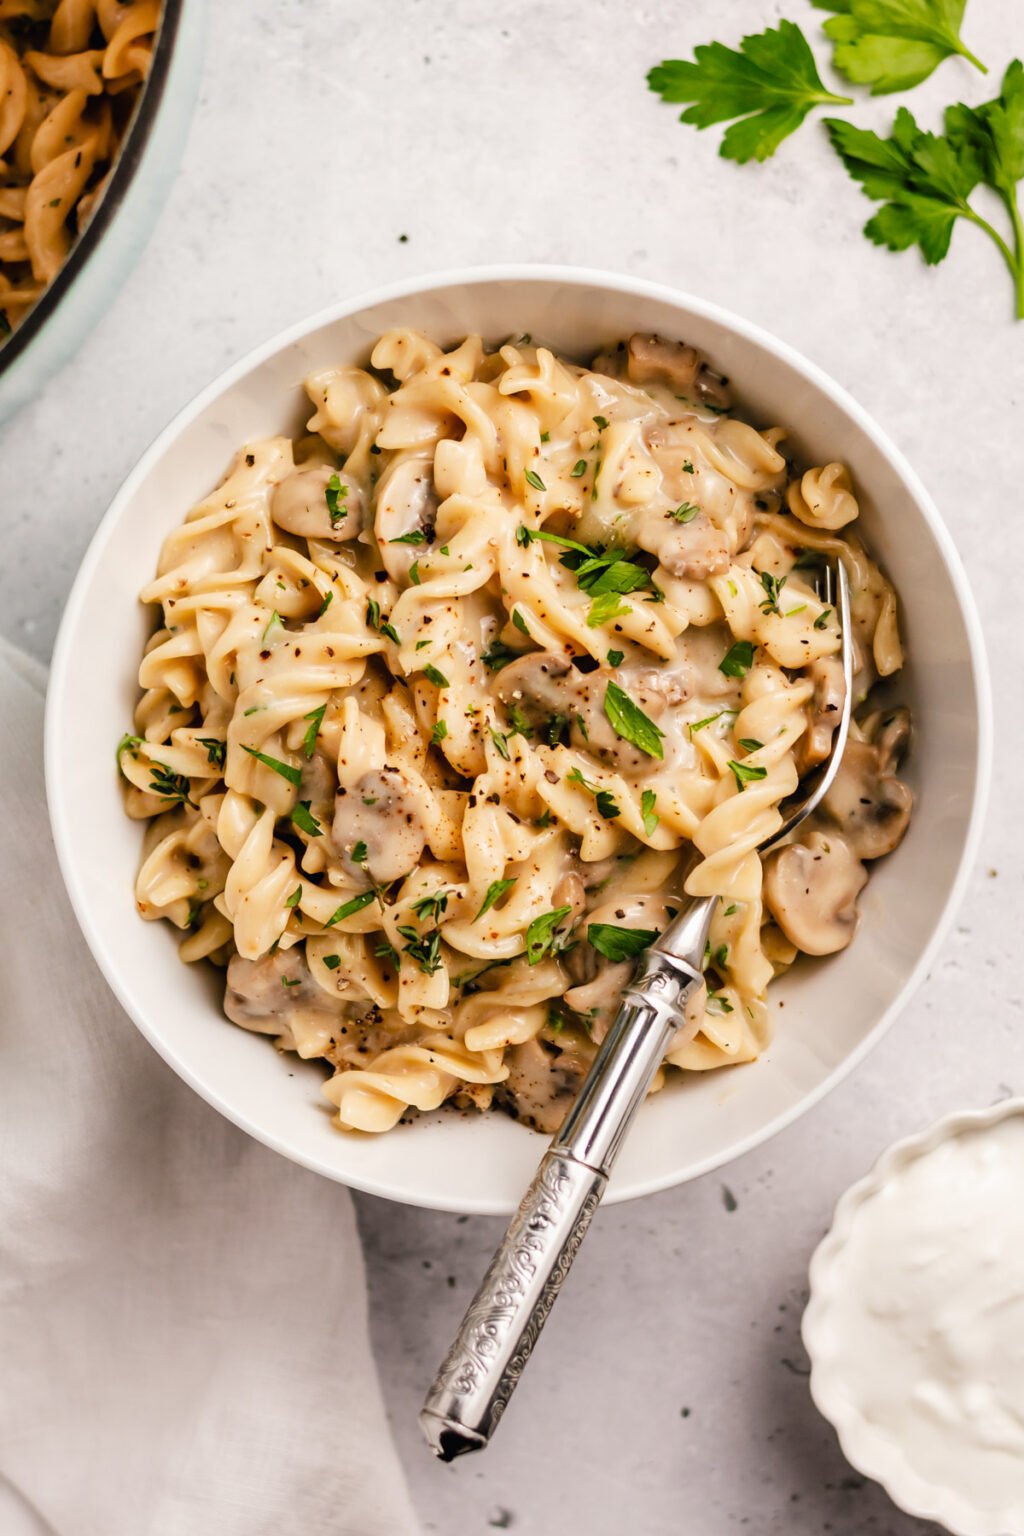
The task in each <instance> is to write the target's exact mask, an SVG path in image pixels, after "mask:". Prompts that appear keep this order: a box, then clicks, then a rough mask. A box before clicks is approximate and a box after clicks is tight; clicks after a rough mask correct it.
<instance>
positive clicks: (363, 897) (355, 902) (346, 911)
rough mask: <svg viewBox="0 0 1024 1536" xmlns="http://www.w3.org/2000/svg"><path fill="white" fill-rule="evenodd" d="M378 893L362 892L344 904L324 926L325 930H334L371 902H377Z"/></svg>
mask: <svg viewBox="0 0 1024 1536" xmlns="http://www.w3.org/2000/svg"><path fill="white" fill-rule="evenodd" d="M376 899H377V892H376V891H360V893H359V895H358V896H353V897H352V900H351V901H344V902H342V904H341V906H340V907H339V908H338V910H337V912H335V914H334V916H333V917H329V918H328V919H327V921H326V923H325V924H324V927H325V928H333V927H334V925H335V923H343V922H344V921H345V919H346V917H354V916H355V914H356V913H357V912H361V911H362V910H363V908H364V907H368V906H369V905H370V903H371V901H376Z"/></svg>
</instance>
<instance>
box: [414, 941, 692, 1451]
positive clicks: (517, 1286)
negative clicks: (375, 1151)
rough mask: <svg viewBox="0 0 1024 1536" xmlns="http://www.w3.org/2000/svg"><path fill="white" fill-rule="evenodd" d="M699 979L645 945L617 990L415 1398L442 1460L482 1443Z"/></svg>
mask: <svg viewBox="0 0 1024 1536" xmlns="http://www.w3.org/2000/svg"><path fill="white" fill-rule="evenodd" d="M708 920H710V912H709V913H708ZM700 952H701V953H702V952H703V940H702V941H701V950H700ZM700 980H701V977H700V971H699V969H698V968H696V967H694V966H691V965H690V964H688V963H687V962H686V961H683V960H680V959H678V958H677V957H675V956H671V955H665V954H661V953H659V952H658V951H656V950H651V951H649V954H648V957H647V963H646V965H645V967H644V970H643V973H642V974H641V975H640V976H638V977H637V978H636V980H635V981H634V982H633V984H632V985H631V986H630V987H629V988H628V989H627V991H626V993H625V994H624V997H623V1005H622V1007H621V1008H620V1009H619V1012H618V1015H617V1016H616V1019H615V1022H614V1024H613V1025H612V1027H611V1029H610V1030H609V1032H608V1035H607V1036H606V1038H605V1040H604V1042H603V1043H602V1046H601V1049H600V1050H599V1051H598V1054H597V1056H596V1057H595V1059H594V1063H593V1066H592V1067H591V1069H590V1072H589V1073H588V1075H587V1079H586V1082H585V1083H584V1085H583V1087H582V1089H581V1090H580V1094H579V1097H578V1098H577V1100H576V1103H575V1104H574V1105H573V1108H572V1109H571V1110H570V1112H569V1115H568V1117H567V1119H566V1122H565V1124H564V1125H563V1127H562V1129H561V1131H560V1132H559V1134H558V1136H557V1137H556V1138H555V1140H554V1142H553V1143H552V1145H551V1147H550V1148H549V1150H548V1152H547V1153H546V1154H545V1157H544V1159H543V1161H542V1162H541V1165H540V1167H539V1168H538V1170H537V1173H536V1174H535V1176H534V1179H533V1182H532V1184H531V1185H530V1187H529V1189H528V1190H527V1192H526V1194H525V1196H524V1198H523V1201H522V1204H521V1205H520V1207H519V1209H518V1211H517V1212H516V1214H515V1216H514V1217H513V1218H512V1222H511V1225H510V1226H509V1229H508V1231H507V1233H506V1234H505V1237H504V1238H503V1240H502V1242H501V1245H500V1247H499V1248H498V1251H497V1252H496V1253H495V1255H494V1258H493V1259H492V1260H491V1263H490V1266H489V1268H488V1270H487V1273H486V1274H485V1276H484V1278H483V1281H482V1283H481V1285H480V1288H479V1290H478V1291H477V1293H476V1296H475V1297H474V1299H473V1301H472V1303H471V1304H470V1307H469V1310H468V1311H467V1313H466V1315H465V1317H464V1318H463V1320H462V1324H461V1326H460V1328H459V1331H458V1333H457V1334H456V1336H455V1340H454V1342H453V1344H452V1346H451V1348H450V1349H449V1351H448V1353H447V1355H446V1356H445V1359H444V1363H443V1364H442V1366H441V1369H440V1370H439V1371H438V1373H437V1376H436V1377H435V1379H434V1384H433V1386H432V1387H431V1389H430V1392H429V1394H428V1396H427V1400H426V1402H425V1403H424V1406H423V1411H422V1413H421V1414H420V1424H421V1425H422V1427H423V1432H424V1434H425V1435H426V1438H427V1440H428V1442H429V1444H430V1445H431V1447H432V1448H433V1450H434V1451H435V1453H436V1454H437V1455H438V1456H440V1457H441V1459H442V1460H443V1461H451V1460H453V1458H454V1457H456V1456H460V1455H462V1454H463V1453H464V1452H466V1451H475V1450H481V1449H483V1447H484V1446H485V1445H486V1444H487V1442H488V1440H489V1439H490V1437H491V1435H492V1434H493V1432H494V1430H495V1428H496V1426H497V1424H498V1421H499V1419H500V1418H501V1415H502V1413H503V1412H504V1411H505V1407H506V1405H507V1403H508V1401H509V1398H510V1397H511V1395H512V1393H513V1391H514V1390H515V1387H516V1385H517V1383H518V1381H519V1378H520V1376H521V1375H522V1372H523V1370H524V1368H525V1366H526V1362H527V1361H528V1359H529V1358H530V1354H531V1353H532V1351H533V1347H534V1345H535V1343H536V1342H537V1339H538V1337H539V1335H540V1331H541V1329H542V1328H543V1326H544V1324H545V1322H546V1321H547V1316H548V1313H549V1312H550V1311H551V1308H552V1306H553V1305H554V1302H555V1298H556V1297H557V1295H558V1293H559V1291H560V1289H561V1286H562V1282H563V1281H564V1279H565V1277H566V1275H567V1274H568V1272H569V1269H570V1267H571V1265H572V1261H573V1259H574V1258H575V1257H576V1252H577V1249H578V1248H579V1246H580V1244H581V1243H582V1241H583V1239H584V1237H585V1236H586V1232H587V1228H588V1227H589V1225H590V1220H591V1217H592V1216H593V1214H594V1212H595V1210H596V1209H597V1206H598V1204H599V1203H600V1200H601V1196H602V1195H603V1194H604V1190H605V1185H606V1184H607V1182H608V1173H609V1170H610V1169H611V1166H612V1163H613V1162H614V1161H615V1158H616V1156H617V1154H618V1150H619V1147H620V1145H621V1143H622V1138H623V1136H624V1134H625V1132H626V1129H627V1128H628V1126H629V1124H630V1122H631V1121H632V1119H633V1116H634V1115H635V1114H636V1111H637V1109H638V1108H639V1106H640V1105H641V1104H642V1103H643V1100H644V1098H645V1097H646V1094H647V1091H648V1089H649V1088H650V1085H651V1079H652V1078H653V1076H654V1074H655V1072H656V1071H657V1069H658V1066H659V1064H660V1062H661V1059H662V1057H663V1056H664V1054H665V1050H666V1047H667V1046H668V1043H669V1041H670V1040H671V1038H672V1035H673V1034H674V1033H675V1030H676V1029H677V1028H678V1026H679V1023H680V1020H681V1016H682V1013H683V1010H684V1009H685V1005H686V1000H687V998H688V996H689V995H690V992H691V991H692V990H693V989H695V988H696V987H698V986H699V985H700Z"/></svg>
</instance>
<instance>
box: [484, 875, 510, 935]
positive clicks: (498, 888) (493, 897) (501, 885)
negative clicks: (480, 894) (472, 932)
mask: <svg viewBox="0 0 1024 1536" xmlns="http://www.w3.org/2000/svg"><path fill="white" fill-rule="evenodd" d="M517 878H518V876H516V875H510V876H509V878H508V879H507V880H492V881H491V883H490V885H489V886H488V887H487V894H486V895H485V896H484V899H483V902H482V904H481V907H480V911H479V912H478V913H477V915H476V917H474V919H473V921H474V923H478V922H479V921H480V919H481V918H482V917H484V916H485V915H486V914H487V913H488V912H489V911H490V910H491V908H492V907H493V906H494V904H495V902H498V901H500V900H501V898H502V897H503V896H504V894H505V892H506V891H510V890H511V889H512V887H513V886H514V885H515V883H516V880H517Z"/></svg>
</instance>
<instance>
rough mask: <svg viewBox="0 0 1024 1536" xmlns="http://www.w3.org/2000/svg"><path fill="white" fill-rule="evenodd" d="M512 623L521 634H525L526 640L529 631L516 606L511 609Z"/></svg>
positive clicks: (528, 637) (528, 636)
mask: <svg viewBox="0 0 1024 1536" xmlns="http://www.w3.org/2000/svg"><path fill="white" fill-rule="evenodd" d="M512 623H513V624H514V625H515V627H516V629H518V631H519V633H520V634H521V635H525V636H526V638H527V640H529V639H530V631H529V629H528V628H527V626H526V620H525V619H524V618H523V616H522V614H521V613H520V611H519V609H518V608H513V610H512Z"/></svg>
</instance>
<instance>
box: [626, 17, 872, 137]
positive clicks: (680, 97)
mask: <svg viewBox="0 0 1024 1536" xmlns="http://www.w3.org/2000/svg"><path fill="white" fill-rule="evenodd" d="M693 53H694V62H692V63H690V62H687V61H685V60H683V59H666V60H665V61H664V63H662V64H659V65H657V66H656V67H655V68H654V69H652V70H651V72H650V74H649V75H648V76H647V84H648V85H649V86H650V88H651V90H652V91H656V92H657V93H658V95H660V96H661V98H662V100H663V101H666V102H681V101H682V102H692V103H693V105H692V106H689V107H687V108H686V110H685V112H683V113H681V114H680V119H679V120H680V122H683V123H692V124H693V125H694V126H695V127H696V128H709V127H710V126H711V124H712V123H725V122H730V121H732V120H733V119H737V118H738V119H740V121H738V122H736V121H733V122H732V127H731V128H727V129H726V131H725V134H724V136H723V138H722V145H721V149H720V151H719V153H720V154H722V155H724V157H725V158H726V159H727V160H738V161H739V162H740V163H741V164H743V163H745V162H746V161H747V160H767V159H768V158H769V156H771V155H773V154H774V153H775V151H776V150H777V149H778V147H779V145H780V144H781V143H782V141H783V139H784V138H786V137H787V136H788V135H789V134H791V133H793V132H794V131H795V130H796V129H797V128H799V127H800V124H801V123H802V122H803V120H804V118H805V117H806V116H807V114H808V112H810V111H811V109H812V108H813V107H816V106H819V105H821V104H823V103H827V102H831V103H833V104H835V105H836V106H849V105H850V104H851V103H850V98H849V97H848V96H834V95H833V94H832V92H831V91H826V89H825V87H824V86H823V85H822V83H821V79H820V77H819V75H818V71H817V69H816V67H815V63H814V55H813V54H812V53H811V50H810V48H809V47H808V44H807V39H806V38H805V37H804V35H803V33H802V32H801V30H800V28H799V27H797V26H794V24H793V23H792V22H791V21H780V22H779V25H778V27H777V28H775V29H774V30H773V29H772V28H771V27H769V28H767V29H766V30H765V31H764V32H760V33H757V34H755V35H753V36H751V37H745V38H744V39H743V41H742V42H741V43H740V46H739V49H738V50H737V49H734V48H726V47H725V46H724V45H723V44H722V43H708V44H705V45H702V46H700V47H698V48H695V49H694V51H693Z"/></svg>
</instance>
